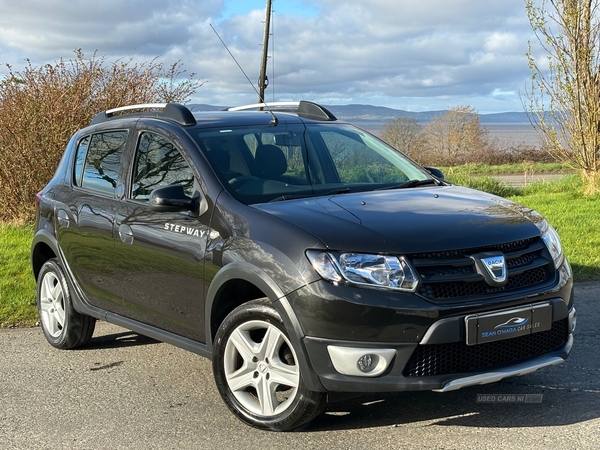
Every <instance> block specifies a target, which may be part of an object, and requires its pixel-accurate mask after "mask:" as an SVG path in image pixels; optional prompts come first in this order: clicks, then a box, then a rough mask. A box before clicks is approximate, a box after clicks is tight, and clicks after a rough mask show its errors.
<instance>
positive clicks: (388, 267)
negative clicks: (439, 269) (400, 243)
mask: <svg viewBox="0 0 600 450" xmlns="http://www.w3.org/2000/svg"><path fill="white" fill-rule="evenodd" d="M307 256H308V259H309V260H310V262H311V263H312V266H313V267H314V269H315V270H316V271H317V272H318V273H319V275H321V277H323V278H324V279H326V280H329V281H332V282H334V283H335V282H339V281H342V280H345V281H347V282H349V283H352V284H356V285H362V286H371V287H382V288H388V289H395V290H399V291H404V292H414V291H415V290H416V289H417V287H418V285H419V278H418V276H417V273H416V272H415V270H414V269H413V268H412V266H411V265H410V263H409V262H408V261H406V259H404V257H396V256H386V255H370V254H364V253H326V252H318V251H309V252H307Z"/></svg>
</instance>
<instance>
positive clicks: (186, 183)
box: [131, 133, 194, 201]
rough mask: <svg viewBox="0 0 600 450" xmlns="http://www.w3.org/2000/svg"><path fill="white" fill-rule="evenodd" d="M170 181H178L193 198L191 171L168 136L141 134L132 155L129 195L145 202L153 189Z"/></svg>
mask: <svg viewBox="0 0 600 450" xmlns="http://www.w3.org/2000/svg"><path fill="white" fill-rule="evenodd" d="M172 184H181V185H182V186H183V189H184V191H185V193H186V195H188V196H190V197H192V196H193V193H194V172H193V171H192V169H191V167H190V166H189V165H188V163H187V162H186V160H185V159H184V158H183V156H182V155H181V153H179V150H177V148H176V147H175V146H174V145H173V143H171V142H170V141H169V140H168V139H166V138H164V137H162V136H159V135H157V134H154V133H143V134H142V135H141V136H140V140H139V142H138V147H137V150H136V154H135V164H134V168H133V183H132V189H131V198H132V199H134V200H140V201H148V198H149V197H150V193H151V192H152V191H153V190H154V189H156V188H159V187H163V186H170V185H172Z"/></svg>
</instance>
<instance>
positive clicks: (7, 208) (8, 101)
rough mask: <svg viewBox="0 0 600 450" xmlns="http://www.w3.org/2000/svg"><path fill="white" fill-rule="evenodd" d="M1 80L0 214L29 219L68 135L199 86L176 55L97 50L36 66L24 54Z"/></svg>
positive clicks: (177, 98) (182, 99)
mask: <svg viewBox="0 0 600 450" xmlns="http://www.w3.org/2000/svg"><path fill="white" fill-rule="evenodd" d="M8 70H9V74H8V75H7V76H5V77H4V79H2V80H0V149H2V157H1V158H0V181H1V183H0V205H1V206H0V220H3V221H15V222H17V221H20V222H22V221H27V220H30V219H31V218H32V217H33V212H34V198H35V194H36V192H38V191H39V190H40V189H41V188H42V187H43V186H44V185H45V184H46V183H47V182H48V180H50V178H51V177H52V175H53V173H54V171H55V169H56V167H57V165H58V162H59V161H60V158H61V155H62V152H63V150H64V147H65V145H66V144H67V142H68V140H69V138H70V137H71V135H72V134H73V133H74V132H75V131H77V130H79V129H80V128H83V127H85V126H87V125H88V124H89V123H90V121H91V119H92V118H93V117H94V115H95V114H96V113H98V112H100V111H105V110H107V109H110V108H115V107H118V106H123V105H130V104H139V103H153V102H171V101H174V102H185V101H187V100H188V99H189V97H190V96H191V95H192V94H193V93H194V92H195V91H196V89H197V88H198V87H199V86H201V83H198V82H196V81H194V80H193V77H194V74H191V75H189V76H187V77H185V76H184V72H185V71H183V70H182V68H181V63H180V62H175V63H174V64H172V65H170V66H167V67H165V66H164V65H163V64H162V63H160V62H159V61H158V60H157V59H156V58H155V59H153V60H151V61H150V62H146V63H134V62H133V61H132V60H122V59H121V60H117V61H114V62H112V63H109V62H108V61H107V60H106V58H105V57H98V56H97V55H96V54H94V55H93V56H92V57H91V58H89V59H86V58H85V56H84V54H83V53H82V52H81V50H76V51H75V57H74V58H73V59H69V60H66V61H65V60H62V59H61V60H60V61H58V62H57V63H55V64H47V65H44V66H41V67H34V66H32V64H31V62H29V61H28V64H27V66H26V68H25V69H24V70H23V71H22V72H15V71H13V69H12V68H11V67H10V66H8Z"/></svg>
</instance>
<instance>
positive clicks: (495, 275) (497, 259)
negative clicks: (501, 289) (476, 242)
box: [471, 252, 508, 287]
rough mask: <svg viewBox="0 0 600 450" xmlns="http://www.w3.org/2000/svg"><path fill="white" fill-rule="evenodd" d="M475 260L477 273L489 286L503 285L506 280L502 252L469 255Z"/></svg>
mask: <svg viewBox="0 0 600 450" xmlns="http://www.w3.org/2000/svg"><path fill="white" fill-rule="evenodd" d="M471 259H472V260H473V262H475V267H476V268H477V273H479V274H480V275H483V278H484V279H485V281H486V282H487V284H489V285H490V286H494V287H495V286H503V285H505V284H506V281H507V278H508V277H507V272H506V261H505V259H504V254H503V253H502V252H485V253H478V254H477V255H471Z"/></svg>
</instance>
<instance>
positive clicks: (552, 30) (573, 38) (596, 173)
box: [524, 0, 600, 195]
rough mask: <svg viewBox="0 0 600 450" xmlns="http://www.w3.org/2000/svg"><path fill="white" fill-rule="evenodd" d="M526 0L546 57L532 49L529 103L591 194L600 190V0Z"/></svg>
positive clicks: (547, 139) (545, 135) (553, 146)
mask: <svg viewBox="0 0 600 450" xmlns="http://www.w3.org/2000/svg"><path fill="white" fill-rule="evenodd" d="M535 3H537V4H538V6H536V4H534V0H526V9H527V15H528V17H529V22H530V24H531V27H532V29H533V31H534V33H535V36H536V38H537V41H538V43H539V44H540V46H541V47H542V49H543V51H544V52H545V53H546V54H547V58H544V59H537V58H536V57H535V56H534V52H533V50H532V45H531V43H530V45H529V51H528V53H527V56H528V59H529V67H530V69H531V72H532V78H531V87H530V89H529V90H528V92H527V93H526V95H525V99H526V100H524V106H525V109H526V110H527V111H528V112H529V113H530V118H531V120H532V123H533V125H534V126H535V127H536V129H537V130H538V132H539V134H540V136H541V138H542V139H543V142H544V144H545V145H546V147H547V149H548V151H549V152H550V153H551V154H552V155H553V156H554V157H555V158H556V159H559V160H562V161H566V162H568V163H570V164H571V165H572V166H574V167H575V168H576V169H578V170H579V171H580V173H581V175H582V178H583V180H584V190H585V193H586V194H590V195H591V194H595V193H598V192H600V58H599V56H600V54H599V48H600V20H599V17H598V6H599V4H598V3H599V0H541V3H540V0H537V1H536V2H535Z"/></svg>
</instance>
